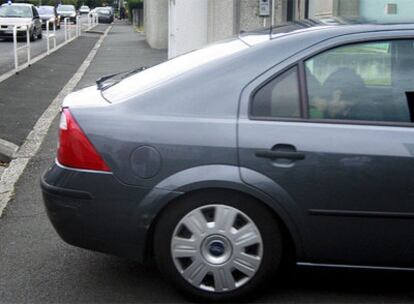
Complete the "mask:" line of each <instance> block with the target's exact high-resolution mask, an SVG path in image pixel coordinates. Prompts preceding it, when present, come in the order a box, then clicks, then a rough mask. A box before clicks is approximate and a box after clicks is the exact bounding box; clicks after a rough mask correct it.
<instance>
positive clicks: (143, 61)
mask: <svg viewBox="0 0 414 304" xmlns="http://www.w3.org/2000/svg"><path fill="white" fill-rule="evenodd" d="M165 60H167V50H155V49H152V48H150V47H149V45H148V43H147V42H146V41H145V35H144V34H143V33H137V32H136V31H135V30H134V28H133V27H132V26H131V25H129V24H127V23H125V22H124V21H118V20H116V21H115V22H114V25H113V27H112V30H111V31H110V32H109V34H108V36H107V37H106V39H105V40H104V42H103V44H102V46H101V47H100V49H99V51H98V53H97V54H96V56H95V58H94V60H93V62H92V64H91V65H90V66H89V68H88V70H87V71H86V73H85V75H84V76H83V78H82V80H81V81H80V82H79V83H78V86H77V88H83V87H86V86H90V85H93V84H95V80H96V79H98V78H99V77H101V76H103V75H108V74H112V73H117V72H122V71H128V70H131V69H133V68H136V67H141V66H147V67H150V66H153V65H156V64H158V63H160V62H163V61H165Z"/></svg>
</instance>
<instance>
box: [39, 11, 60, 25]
mask: <svg viewBox="0 0 414 304" xmlns="http://www.w3.org/2000/svg"><path fill="white" fill-rule="evenodd" d="M37 11H38V12H39V16H40V20H41V21H42V27H43V28H46V24H47V23H48V22H49V29H53V24H54V25H55V27H56V28H57V29H60V16H59V15H58V13H57V11H56V8H55V7H54V6H50V5H42V6H39V7H38V8H37Z"/></svg>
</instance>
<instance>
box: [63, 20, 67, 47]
mask: <svg viewBox="0 0 414 304" xmlns="http://www.w3.org/2000/svg"><path fill="white" fill-rule="evenodd" d="M63 27H64V28H65V41H66V40H68V18H65V19H63Z"/></svg>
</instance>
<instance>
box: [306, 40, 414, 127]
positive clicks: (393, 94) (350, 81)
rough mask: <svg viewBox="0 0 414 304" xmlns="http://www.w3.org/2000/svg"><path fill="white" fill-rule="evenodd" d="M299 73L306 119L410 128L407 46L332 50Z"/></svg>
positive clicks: (413, 52) (413, 88)
mask: <svg viewBox="0 0 414 304" xmlns="http://www.w3.org/2000/svg"><path fill="white" fill-rule="evenodd" d="M305 73H306V81H307V89H308V100H309V118H310V119H338V120H360V121H378V122H381V121H385V122H413V119H414V116H413V106H414V101H413V92H414V80H413V77H412V75H414V47H413V40H395V41H383V42H367V43H360V44H352V45H346V46H341V47H337V48H335V49H331V50H328V51H326V52H324V53H321V54H319V55H317V56H315V57H313V58H311V59H309V60H307V61H306V62H305Z"/></svg>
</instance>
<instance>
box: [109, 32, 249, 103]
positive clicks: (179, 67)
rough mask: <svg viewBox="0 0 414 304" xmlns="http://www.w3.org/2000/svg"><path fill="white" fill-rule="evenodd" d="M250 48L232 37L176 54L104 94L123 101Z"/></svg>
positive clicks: (117, 100)
mask: <svg viewBox="0 0 414 304" xmlns="http://www.w3.org/2000/svg"><path fill="white" fill-rule="evenodd" d="M247 48H248V46H247V45H246V43H244V42H243V41H241V40H240V39H231V40H227V41H223V42H220V43H216V44H213V45H210V46H208V47H205V48H202V49H200V50H197V51H193V52H190V53H187V54H185V55H182V56H178V57H175V58H173V59H171V60H169V61H166V62H164V63H161V64H159V65H156V66H154V67H152V68H150V69H146V70H144V71H142V72H140V73H138V74H135V75H133V76H130V77H128V78H125V79H124V80H122V81H121V82H119V83H118V84H116V85H114V86H111V87H110V88H108V89H106V90H104V91H102V94H103V96H104V97H105V99H107V100H109V101H110V102H112V103H119V102H122V101H125V100H127V99H129V98H131V97H133V96H136V95H138V94H140V93H143V92H145V91H147V90H150V89H151V88H154V87H155V86H157V85H159V84H160V83H163V82H167V81H168V80H170V79H172V78H174V77H177V76H179V75H181V74H183V73H185V72H187V71H190V70H192V69H195V68H197V67H200V66H202V65H205V64H208V63H210V62H212V61H214V60H217V59H219V58H224V57H226V56H229V55H231V54H234V53H237V52H240V51H242V50H245V49H247Z"/></svg>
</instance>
